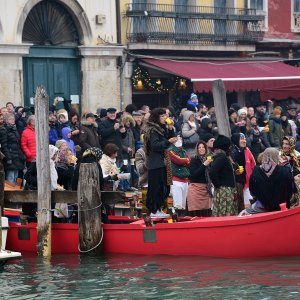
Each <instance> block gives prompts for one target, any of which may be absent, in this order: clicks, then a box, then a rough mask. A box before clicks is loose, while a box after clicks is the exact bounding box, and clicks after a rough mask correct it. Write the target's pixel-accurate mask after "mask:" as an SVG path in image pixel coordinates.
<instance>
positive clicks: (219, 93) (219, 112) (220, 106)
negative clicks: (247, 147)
mask: <svg viewBox="0 0 300 300" xmlns="http://www.w3.org/2000/svg"><path fill="white" fill-rule="evenodd" d="M212 93H213V98H214V106H215V112H216V117H217V123H218V132H219V134H222V135H225V136H227V137H229V138H230V137H231V130H230V124H229V117H228V109H227V99H226V90H225V86H224V82H223V81H222V80H221V79H218V80H215V81H213V83H212Z"/></svg>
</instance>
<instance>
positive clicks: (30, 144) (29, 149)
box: [21, 124, 36, 162]
mask: <svg viewBox="0 0 300 300" xmlns="http://www.w3.org/2000/svg"><path fill="white" fill-rule="evenodd" d="M21 148H22V151H23V152H24V154H25V156H26V161H27V162H32V161H33V160H34V159H35V158H36V136H35V129H34V128H32V127H31V126H30V125H29V124H28V125H27V127H26V129H25V130H24V131H23V133H22V136H21Z"/></svg>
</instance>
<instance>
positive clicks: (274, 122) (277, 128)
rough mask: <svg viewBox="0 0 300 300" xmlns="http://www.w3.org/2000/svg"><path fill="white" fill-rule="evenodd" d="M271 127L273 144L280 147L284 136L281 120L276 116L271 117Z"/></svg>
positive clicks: (270, 134)
mask: <svg viewBox="0 0 300 300" xmlns="http://www.w3.org/2000/svg"><path fill="white" fill-rule="evenodd" d="M269 127H270V131H269V137H270V143H271V146H272V147H280V145H281V141H282V139H283V137H284V133H283V129H282V125H281V120H280V119H277V118H274V117H270V121H269Z"/></svg>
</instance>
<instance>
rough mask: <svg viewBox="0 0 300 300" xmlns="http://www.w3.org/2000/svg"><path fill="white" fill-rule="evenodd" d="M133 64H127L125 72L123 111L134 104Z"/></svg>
mask: <svg viewBox="0 0 300 300" xmlns="http://www.w3.org/2000/svg"><path fill="white" fill-rule="evenodd" d="M131 76H132V62H126V63H125V67H124V70H123V109H124V108H125V107H126V105H128V104H131V103H132V83H131Z"/></svg>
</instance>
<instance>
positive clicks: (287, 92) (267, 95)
mask: <svg viewBox="0 0 300 300" xmlns="http://www.w3.org/2000/svg"><path fill="white" fill-rule="evenodd" d="M289 97H291V98H300V83H296V84H293V85H286V86H279V87H271V88H265V89H262V90H261V91H260V99H261V100H262V101H267V100H268V99H274V100H283V99H287V98H289Z"/></svg>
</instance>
